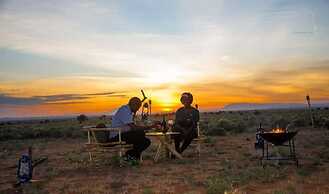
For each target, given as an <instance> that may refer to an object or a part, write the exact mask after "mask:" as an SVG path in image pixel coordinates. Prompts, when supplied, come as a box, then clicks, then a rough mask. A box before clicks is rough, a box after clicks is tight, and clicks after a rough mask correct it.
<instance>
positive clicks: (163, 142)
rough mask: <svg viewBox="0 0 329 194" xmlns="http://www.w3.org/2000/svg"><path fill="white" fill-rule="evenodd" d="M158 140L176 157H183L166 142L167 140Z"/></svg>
mask: <svg viewBox="0 0 329 194" xmlns="http://www.w3.org/2000/svg"><path fill="white" fill-rule="evenodd" d="M160 141H161V142H162V144H163V145H164V146H166V148H167V149H168V150H169V151H170V152H171V153H172V154H174V155H175V156H176V157H177V158H179V159H183V156H182V155H180V154H179V153H178V152H177V151H176V150H175V149H173V148H172V147H171V146H170V144H168V143H167V142H165V141H164V140H162V139H160Z"/></svg>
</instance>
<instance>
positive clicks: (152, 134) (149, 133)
mask: <svg viewBox="0 0 329 194" xmlns="http://www.w3.org/2000/svg"><path fill="white" fill-rule="evenodd" d="M179 134H180V133H179V132H172V131H168V132H166V133H163V132H147V133H145V135H146V136H166V135H179Z"/></svg>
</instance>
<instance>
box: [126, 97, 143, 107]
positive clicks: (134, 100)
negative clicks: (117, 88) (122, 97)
mask: <svg viewBox="0 0 329 194" xmlns="http://www.w3.org/2000/svg"><path fill="white" fill-rule="evenodd" d="M128 104H129V105H133V104H142V101H141V99H139V98H138V97H132V98H130V100H129V102H128Z"/></svg>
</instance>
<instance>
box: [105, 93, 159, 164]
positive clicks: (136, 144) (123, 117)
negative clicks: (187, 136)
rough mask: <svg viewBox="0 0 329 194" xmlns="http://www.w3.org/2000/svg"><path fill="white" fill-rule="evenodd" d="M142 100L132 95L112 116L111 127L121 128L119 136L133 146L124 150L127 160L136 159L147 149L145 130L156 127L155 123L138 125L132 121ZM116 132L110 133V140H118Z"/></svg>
mask: <svg viewBox="0 0 329 194" xmlns="http://www.w3.org/2000/svg"><path fill="white" fill-rule="evenodd" d="M141 105H142V102H141V100H140V99H139V98H138V97H132V98H131V99H130V100H129V102H128V104H127V105H123V106H121V107H120V108H119V109H118V110H117V111H116V113H115V114H114V116H113V117H112V127H115V128H117V127H118V128H121V129H122V132H123V133H122V134H121V138H122V140H123V141H125V142H126V143H128V144H133V148H132V149H130V150H128V151H127V152H126V155H125V157H127V158H128V159H129V160H138V159H139V158H140V156H141V153H142V152H143V151H144V150H145V149H147V148H148V147H149V146H150V144H151V141H150V140H149V139H148V138H146V137H145V132H144V131H145V130H149V129H151V128H154V127H155V128H158V127H159V126H158V125H157V124H155V125H151V126H139V125H136V124H135V123H134V115H135V114H136V112H137V111H138V110H139V108H140V107H141ZM118 139H119V137H118V134H117V133H114V132H111V133H110V141H118Z"/></svg>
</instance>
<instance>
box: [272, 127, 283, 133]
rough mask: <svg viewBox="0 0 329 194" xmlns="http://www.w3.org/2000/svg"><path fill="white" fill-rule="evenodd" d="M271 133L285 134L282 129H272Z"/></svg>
mask: <svg viewBox="0 0 329 194" xmlns="http://www.w3.org/2000/svg"><path fill="white" fill-rule="evenodd" d="M272 132H273V133H285V132H286V130H285V129H283V128H279V127H276V128H274V129H272Z"/></svg>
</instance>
